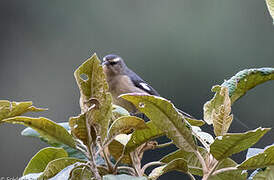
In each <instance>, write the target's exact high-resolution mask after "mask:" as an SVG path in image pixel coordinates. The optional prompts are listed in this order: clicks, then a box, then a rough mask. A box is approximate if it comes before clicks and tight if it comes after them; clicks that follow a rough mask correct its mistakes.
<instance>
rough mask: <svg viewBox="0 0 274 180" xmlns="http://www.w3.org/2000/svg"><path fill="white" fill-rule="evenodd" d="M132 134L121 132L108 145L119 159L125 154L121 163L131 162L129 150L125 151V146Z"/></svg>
mask: <svg viewBox="0 0 274 180" xmlns="http://www.w3.org/2000/svg"><path fill="white" fill-rule="evenodd" d="M130 137H131V134H130V135H126V134H119V135H117V136H116V137H115V139H114V140H113V141H112V142H111V143H110V144H109V145H108V150H109V153H110V154H111V156H113V158H114V159H115V160H116V161H117V160H118V159H119V158H120V157H121V156H122V155H123V154H124V157H123V158H122V160H121V163H124V164H131V158H130V155H129V153H128V152H125V151H124V149H125V146H126V144H127V143H128V141H129V139H130Z"/></svg>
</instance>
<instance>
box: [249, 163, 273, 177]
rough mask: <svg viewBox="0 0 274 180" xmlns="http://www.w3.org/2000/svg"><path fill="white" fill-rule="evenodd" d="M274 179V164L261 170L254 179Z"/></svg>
mask: <svg viewBox="0 0 274 180" xmlns="http://www.w3.org/2000/svg"><path fill="white" fill-rule="evenodd" d="M273 179H274V166H269V167H267V168H265V169H264V170H260V171H259V172H258V173H257V174H256V175H255V176H254V177H253V180H273Z"/></svg>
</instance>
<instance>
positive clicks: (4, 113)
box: [0, 100, 47, 123]
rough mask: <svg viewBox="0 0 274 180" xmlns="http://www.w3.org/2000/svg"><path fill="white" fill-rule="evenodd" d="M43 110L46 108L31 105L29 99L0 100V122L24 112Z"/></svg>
mask: <svg viewBox="0 0 274 180" xmlns="http://www.w3.org/2000/svg"><path fill="white" fill-rule="evenodd" d="M45 110H47V109H41V108H36V107H34V106H32V102H31V101H26V102H10V101H7V100H0V123H1V121H2V120H3V119H6V118H11V117H15V116H20V115H22V114H24V113H26V112H31V111H32V112H37V111H45Z"/></svg>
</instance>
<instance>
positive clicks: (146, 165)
mask: <svg viewBox="0 0 274 180" xmlns="http://www.w3.org/2000/svg"><path fill="white" fill-rule="evenodd" d="M163 164H165V163H162V162H160V161H154V162H149V163H147V164H145V165H144V166H143V168H142V169H141V171H142V173H143V174H144V173H145V170H146V169H147V168H148V167H149V166H155V165H163Z"/></svg>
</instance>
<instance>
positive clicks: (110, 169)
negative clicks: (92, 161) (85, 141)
mask: <svg viewBox="0 0 274 180" xmlns="http://www.w3.org/2000/svg"><path fill="white" fill-rule="evenodd" d="M103 155H104V160H105V161H106V163H107V166H108V170H109V171H110V172H113V167H112V164H111V162H110V160H109V157H108V155H107V154H106V150H105V149H103Z"/></svg>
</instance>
